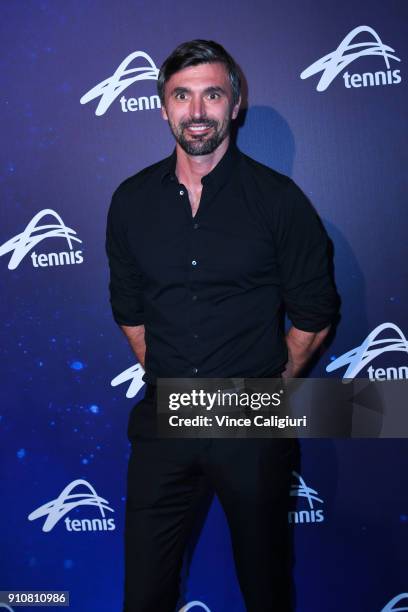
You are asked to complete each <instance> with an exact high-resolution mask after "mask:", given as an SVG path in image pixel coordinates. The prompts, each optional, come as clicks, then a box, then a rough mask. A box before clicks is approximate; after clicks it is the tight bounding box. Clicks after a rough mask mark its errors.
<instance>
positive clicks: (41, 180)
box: [0, 0, 408, 612]
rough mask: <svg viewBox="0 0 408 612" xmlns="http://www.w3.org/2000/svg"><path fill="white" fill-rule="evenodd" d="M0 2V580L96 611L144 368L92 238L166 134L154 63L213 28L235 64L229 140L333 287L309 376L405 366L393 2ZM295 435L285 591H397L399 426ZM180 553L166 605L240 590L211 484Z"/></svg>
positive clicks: (401, 75) (331, 609)
mask: <svg viewBox="0 0 408 612" xmlns="http://www.w3.org/2000/svg"><path fill="white" fill-rule="evenodd" d="M0 11H1V21H0V27H1V40H2V47H3V52H2V59H1V67H2V73H3V77H2V78H3V93H2V121H3V126H2V131H1V134H2V140H3V146H2V150H1V165H0V189H1V198H2V212H3V216H2V223H1V226H0V275H1V276H0V277H1V289H2V300H1V309H2V312H1V322H2V325H1V333H2V340H1V345H0V346H1V353H2V356H3V358H4V359H3V364H2V371H3V374H4V376H3V380H2V385H1V388H0V393H1V410H0V453H1V464H0V467H1V500H2V504H1V507H0V524H1V562H0V590H2V589H3V590H4V589H14V590H17V589H25V590H28V589H35V590H40V589H46V590H53V589H63V590H69V591H70V592H71V609H72V610H73V612H85V611H91V612H93V611H98V612H113V611H116V610H118V611H119V610H120V609H121V598H122V581H123V560H122V548H123V547H122V537H123V521H124V508H125V475H126V466H127V458H128V454H129V445H128V441H127V438H126V425H127V419H128V415H129V412H130V410H131V408H132V406H133V405H134V404H135V403H136V402H137V401H138V400H139V399H140V398H141V397H142V395H143V386H142V382H141V375H142V374H143V371H142V370H141V368H140V367H139V366H138V365H137V363H136V362H135V358H134V356H133V354H132V352H131V350H130V348H129V347H128V345H127V343H126V340H125V338H124V336H123V335H122V333H121V332H120V330H119V328H117V327H116V326H115V324H114V322H113V319H112V316H111V311H110V306H109V302H108V268H107V261H106V255H105V252H104V235H105V224H106V213H107V209H108V206H109V202H110V197H111V195H112V193H113V191H114V189H115V188H116V187H117V185H118V184H119V183H120V182H121V181H122V180H123V179H124V178H126V177H127V176H129V175H131V174H134V173H135V172H137V171H138V170H140V169H141V168H143V167H145V166H147V165H149V164H151V163H153V162H155V161H157V160H159V159H161V158H163V157H165V156H167V155H168V154H169V153H170V152H171V150H172V148H173V139H172V137H171V135H170V132H169V130H168V127H167V124H166V123H165V122H163V121H162V119H161V116H160V111H159V106H160V105H159V101H158V98H157V96H156V89H155V85H156V84H155V79H156V77H157V68H158V67H159V66H160V64H161V62H162V61H163V60H164V58H165V57H166V56H167V55H168V54H169V52H170V51H171V50H172V49H173V48H174V47H175V46H176V45H177V44H179V43H180V42H182V41H185V40H189V39H192V38H212V39H214V40H217V41H219V42H221V43H222V44H223V45H224V46H225V47H226V48H227V50H228V51H229V52H230V53H231V54H232V55H233V56H234V57H235V58H236V59H237V61H238V62H239V64H240V66H241V67H242V70H243V72H244V74H245V76H246V79H247V85H248V96H247V103H246V106H247V111H246V114H245V118H244V121H243V125H241V127H240V129H239V132H238V145H239V146H240V147H241V149H242V150H243V151H244V152H245V153H247V154H249V155H250V156H252V157H254V158H255V159H258V160H259V161H261V162H263V163H265V164H267V165H269V166H271V167H273V168H275V169H277V170H279V171H281V172H284V173H286V174H288V175H290V176H292V177H293V179H294V180H295V181H296V182H297V183H298V184H299V185H300V186H301V187H302V189H303V190H304V192H305V193H306V194H307V195H308V196H309V197H310V199H311V201H312V202H313V204H314V205H315V207H316V209H317V210H318V212H319V214H320V216H321V217H322V219H323V222H324V223H325V225H326V228H327V230H328V232H329V235H330V236H331V238H332V240H333V243H334V248H335V267H336V279H337V285H338V289H339V292H340V294H341V296H342V300H343V305H342V319H341V321H340V324H339V326H338V330H337V334H336V336H335V337H334V339H333V341H332V343H331V345H330V347H329V348H328V349H327V350H326V351H325V352H324V353H323V354H322V355H321V358H320V361H319V363H318V364H317V366H316V367H315V369H314V371H313V375H314V376H317V377H320V376H336V377H342V376H344V375H345V374H347V376H363V377H370V378H372V379H374V378H376V379H389V378H408V367H407V366H408V357H407V353H408V344H407V340H406V338H405V333H406V330H407V329H408V317H407V314H406V312H407V311H406V303H407V298H408V292H407V283H406V260H407V253H406V227H407V220H408V219H407V218H408V212H407V207H406V201H405V198H404V193H405V190H404V187H405V185H404V178H405V173H404V170H405V169H406V167H407V159H406V154H405V151H406V147H405V144H406V140H407V131H406V122H405V117H404V114H403V112H404V111H405V108H406V95H405V91H406V88H405V82H406V74H405V70H406V68H405V66H406V58H407V46H406V32H405V29H404V20H405V19H406V16H407V5H406V3H403V2H398V1H394V0H389V1H388V2H386V3H384V2H381V1H380V0H370V1H368V0H361V1H360V2H358V3H356V2H352V1H351V0H345V1H344V2H342V3H338V2H334V1H332V0H330V1H323V0H313V1H311V0H305V1H303V2H295V1H294V0H287V1H286V2H284V3H282V2H279V3H271V2H268V1H267V0H255V2H250V3H248V2H245V1H244V0H238V1H237V2H235V3H233V4H232V5H229V4H222V3H220V2H217V1H215V0H208V1H207V3H206V4H205V5H196V4H194V3H191V2H187V1H185V0H177V1H176V2H175V3H170V4H169V3H168V2H165V1H164V0H156V2H155V3H154V4H152V3H148V2H147V1H145V0H139V1H132V0H124V1H122V2H120V3H118V4H114V3H113V2H110V1H108V0H99V1H96V0H75V1H72V2H69V3H66V2H62V1H59V0H56V1H54V2H47V1H45V0H44V1H40V0H39V1H37V2H35V1H32V2H30V1H28V0H27V1H21V2H6V1H5V2H2V3H1V8H0ZM301 446H302V462H301V470H300V472H296V473H294V474H293V490H292V494H293V496H294V497H296V498H298V499H297V500H296V501H297V509H296V511H295V512H294V513H293V514H292V515H290V516H289V520H290V521H291V523H292V524H293V525H294V534H295V546H296V565H295V578H296V589H297V602H298V605H297V610H298V611H299V612H311V611H312V610H313V611H314V610H319V611H320V610H321V611H325V612H326V611H327V612H344V611H345V610H347V612H380V611H382V612H385V611H391V610H394V609H395V610H408V593H407V591H408V580H407V576H408V571H407V570H408V567H407V565H408V564H407V548H408V547H407V539H406V529H407V521H408V501H407V485H408V482H407V467H406V466H407V442H406V440H402V439H400V440H398V439H394V440H307V441H302V444H301ZM184 570H185V571H184V578H185V580H184V589H183V591H184V592H183V599H182V600H181V601H180V602H179V606H178V609H181V608H183V610H184V611H186V610H188V609H193V610H194V612H195V610H199V609H203V610H207V611H208V610H210V611H211V612H229V611H231V610H234V611H237V612H241V611H243V610H244V605H243V603H242V599H241V595H240V592H239V587H238V584H237V580H236V576H235V570H234V566H233V560H232V553H231V549H230V541H229V534H228V530H227V526H226V522H225V517H224V515H223V512H222V510H221V508H220V506H219V503H218V501H217V499H216V498H215V499H214V500H213V503H212V505H211V507H210V510H209V513H208V515H207V518H206V520H205V522H204V526H203V530H202V532H201V534H200V535H199V537H198V539H194V538H193V539H192V542H191V546H190V547H189V550H188V553H187V555H186V563H185V568H184ZM193 602H195V603H193ZM190 604H191V605H190ZM1 607H2V606H1V605H0V608H1Z"/></svg>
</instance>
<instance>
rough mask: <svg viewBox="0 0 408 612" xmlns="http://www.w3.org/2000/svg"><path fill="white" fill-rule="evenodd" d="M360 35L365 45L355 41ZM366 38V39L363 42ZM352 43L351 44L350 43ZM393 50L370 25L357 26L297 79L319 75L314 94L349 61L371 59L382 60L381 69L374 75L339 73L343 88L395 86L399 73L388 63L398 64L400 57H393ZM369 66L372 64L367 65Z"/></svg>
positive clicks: (329, 81)
mask: <svg viewBox="0 0 408 612" xmlns="http://www.w3.org/2000/svg"><path fill="white" fill-rule="evenodd" d="M361 34H365V35H366V38H365V42H361V41H360V42H355V39H356V38H357V37H359V36H360V35H361ZM367 39H368V40H367ZM353 41H354V42H353ZM394 53H395V49H393V48H392V47H389V46H388V45H384V43H383V42H382V40H381V39H380V37H379V36H378V34H377V32H376V31H375V30H373V28H370V26H364V25H363V26H358V27H357V28H354V30H352V31H351V32H349V33H348V34H347V36H346V37H345V38H344V39H343V40H342V41H341V43H340V44H339V46H338V47H337V49H335V50H334V51H331V52H330V53H328V54H327V55H324V56H323V57H321V58H320V59H318V60H316V61H315V62H313V64H311V65H310V66H308V68H305V69H304V70H303V72H302V73H301V75H300V78H301V79H308V78H309V77H311V76H314V75H315V74H319V73H321V77H320V80H319V82H318V83H317V87H316V91H325V90H326V89H327V88H328V87H329V85H330V83H332V81H334V79H335V78H336V76H337V75H338V74H340V72H342V71H343V70H344V69H345V68H347V66H349V65H350V64H351V63H352V62H355V61H356V60H359V59H360V58H365V57H368V56H374V57H376V58H379V59H381V60H383V62H384V67H383V69H382V70H377V71H376V72H363V73H359V72H355V73H353V74H350V73H349V72H348V71H347V72H345V73H344V74H343V81H344V86H345V87H346V88H347V89H350V88H358V87H376V86H379V85H380V86H381V85H398V83H401V80H402V79H401V71H400V70H399V69H393V65H392V64H391V62H390V60H391V61H392V62H400V61H401V60H400V58H399V57H397V56H396V55H394ZM371 65H372V63H371Z"/></svg>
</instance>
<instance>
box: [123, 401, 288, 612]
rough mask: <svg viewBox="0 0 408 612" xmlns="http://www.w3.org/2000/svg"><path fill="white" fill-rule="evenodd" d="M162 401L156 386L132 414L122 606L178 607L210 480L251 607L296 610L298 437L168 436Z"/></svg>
mask: <svg viewBox="0 0 408 612" xmlns="http://www.w3.org/2000/svg"><path fill="white" fill-rule="evenodd" d="M155 410H156V408H155V397H154V394H153V393H152V392H151V391H150V392H149V393H148V394H147V396H146V397H145V399H143V400H142V401H141V402H139V403H138V404H137V405H135V406H134V408H133V410H132V411H131V414H130V418H129V426H128V438H129V440H130V442H131V443H132V451H131V456H130V459H129V465H128V478H127V501H126V520H125V594H124V608H123V610H124V612H175V608H176V604H177V601H178V599H179V595H180V572H181V568H182V561H183V553H184V551H185V549H186V545H187V543H188V538H189V536H190V534H191V528H192V525H193V523H194V519H195V517H196V515H197V513H198V512H199V509H200V504H202V502H203V499H204V497H205V496H207V499H208V486H210V487H211V488H212V490H213V491H215V493H216V494H217V496H218V498H219V500H220V503H221V505H222V507H223V509H224V512H225V515H226V518H227V521H228V525H229V528H230V533H231V541H232V547H233V554H234V560H235V567H236V573H237V577H238V581H239V584H240V588H241V592H242V595H243V598H244V601H245V605H246V609H247V610H248V612H292V610H293V609H294V608H293V603H292V591H293V585H292V578H291V576H292V554H291V552H292V543H291V537H290V535H291V534H290V531H289V525H288V509H289V498H290V496H289V490H290V482H291V473H292V470H293V469H296V466H297V461H298V453H299V446H298V441H297V440H295V439H284V438H278V439H267V438H234V439H225V438H223V439H221V438H218V439H214V438H213V439H202V438H201V439H198V438H197V439H166V438H162V439H161V438H157V437H155V435H154V434H153V429H154V423H155V418H156V412H155ZM215 546H216V543H215ZM212 612H224V611H223V610H217V611H212Z"/></svg>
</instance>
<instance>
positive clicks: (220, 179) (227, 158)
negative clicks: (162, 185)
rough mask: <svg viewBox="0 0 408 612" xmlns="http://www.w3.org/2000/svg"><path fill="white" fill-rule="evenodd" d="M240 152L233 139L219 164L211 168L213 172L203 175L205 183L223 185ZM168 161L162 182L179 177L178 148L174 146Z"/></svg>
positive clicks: (215, 185) (202, 180)
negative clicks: (177, 167) (177, 174)
mask: <svg viewBox="0 0 408 612" xmlns="http://www.w3.org/2000/svg"><path fill="white" fill-rule="evenodd" d="M240 153H241V152H240V150H239V149H238V147H237V146H236V144H235V143H234V142H233V141H232V139H231V140H230V142H229V145H228V149H227V150H226V152H225V153H224V155H223V156H222V157H221V159H220V161H219V162H218V164H217V165H216V166H215V167H214V168H213V169H212V170H211V172H209V173H208V174H206V175H205V176H203V178H202V179H201V182H202V183H203V185H205V184H207V183H209V184H211V186H213V187H221V186H222V185H223V184H224V183H225V182H226V181H227V179H228V178H229V176H230V175H231V173H232V171H233V169H234V167H235V165H236V164H237V162H238V159H239V156H240ZM166 161H167V163H166V165H165V168H164V170H163V173H162V175H161V180H162V182H164V181H165V180H170V181H177V180H178V179H177V176H176V162H177V153H176V148H174V150H173V153H172V154H171V155H170V157H168V158H167V160H166Z"/></svg>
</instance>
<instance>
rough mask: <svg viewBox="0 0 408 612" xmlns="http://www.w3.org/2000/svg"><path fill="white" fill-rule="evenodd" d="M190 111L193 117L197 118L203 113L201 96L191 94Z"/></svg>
mask: <svg viewBox="0 0 408 612" xmlns="http://www.w3.org/2000/svg"><path fill="white" fill-rule="evenodd" d="M190 111H191V116H192V117H193V118H194V119H199V118H200V117H203V116H204V115H205V107H204V100H203V99H202V97H201V96H193V98H192V100H191V108H190Z"/></svg>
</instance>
